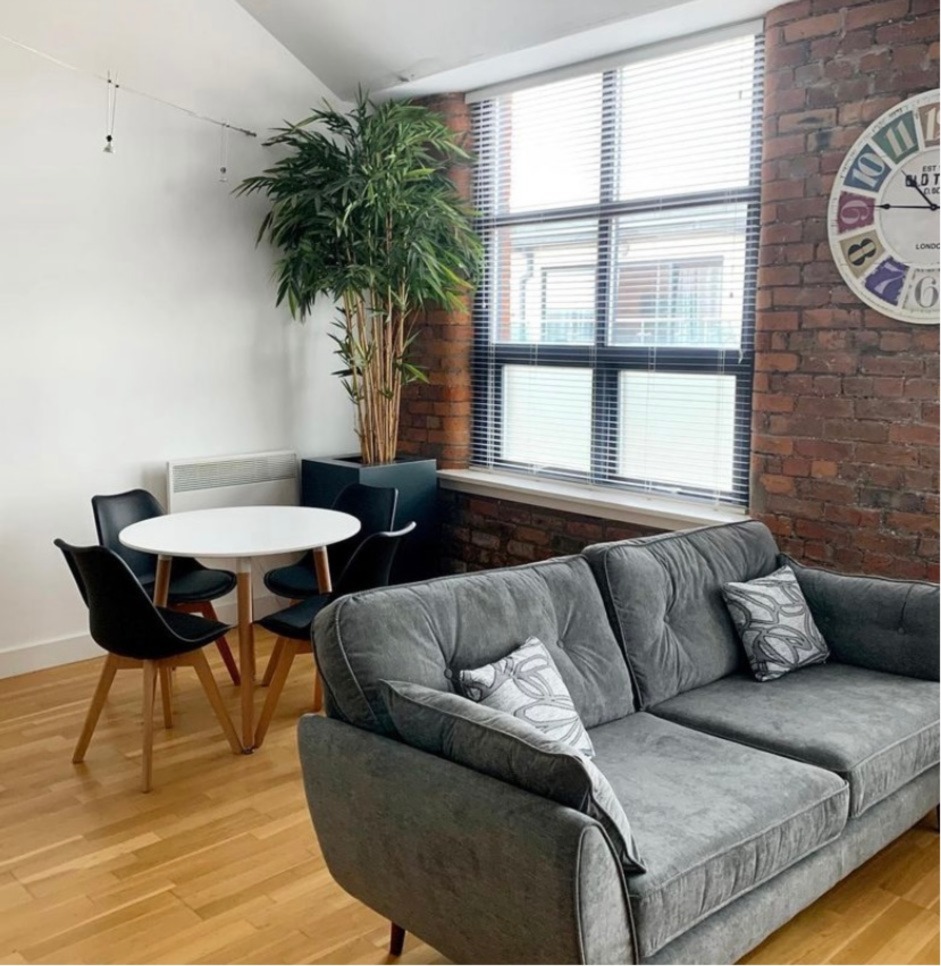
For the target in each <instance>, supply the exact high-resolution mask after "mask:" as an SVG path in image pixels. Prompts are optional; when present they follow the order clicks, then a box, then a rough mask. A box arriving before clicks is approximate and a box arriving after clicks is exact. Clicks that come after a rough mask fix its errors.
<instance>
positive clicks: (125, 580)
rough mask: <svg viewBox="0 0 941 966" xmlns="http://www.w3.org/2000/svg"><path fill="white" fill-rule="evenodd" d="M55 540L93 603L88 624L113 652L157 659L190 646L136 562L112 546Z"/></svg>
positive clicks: (103, 643) (86, 596)
mask: <svg viewBox="0 0 941 966" xmlns="http://www.w3.org/2000/svg"><path fill="white" fill-rule="evenodd" d="M54 543H55V545H56V546H57V547H58V548H59V549H60V550H61V551H62V553H63V554H64V555H65V559H66V561H67V562H68V565H69V569H70V570H71V571H72V576H73V577H75V582H76V583H77V584H78V589H79V591H80V592H81V594H82V597H83V598H84V600H85V603H86V604H88V629H89V631H90V632H91V636H92V638H93V639H94V641H95V643H96V644H98V645H100V646H101V647H103V648H104V649H105V650H106V651H111V653H112V654H117V655H119V656H121V657H130V658H134V659H135V660H152V659H156V658H159V657H163V656H168V655H170V654H173V653H180V652H182V651H184V650H186V649H187V648H185V647H181V648H176V647H175V644H176V643H177V642H179V641H181V639H180V638H178V637H177V635H176V634H174V633H173V631H172V630H170V628H169V627H168V626H167V624H166V622H165V621H164V620H163V618H162V617H161V616H160V613H159V611H158V610H157V608H156V607H155V606H154V604H153V601H151V599H150V598H149V597H148V596H147V592H146V591H145V590H144V588H143V587H141V585H140V583H139V582H138V580H137V578H136V577H135V575H134V574H133V573H132V572H131V569H130V567H129V566H128V565H127V563H125V561H124V560H123V559H122V558H121V557H119V556H118V555H117V554H116V553H115V552H114V551H113V550H110V549H108V548H107V547H74V546H72V545H71V544H68V543H66V542H65V541H64V540H55V541H54Z"/></svg>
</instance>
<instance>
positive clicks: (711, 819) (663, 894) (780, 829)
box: [592, 712, 848, 957]
mask: <svg viewBox="0 0 941 966" xmlns="http://www.w3.org/2000/svg"><path fill="white" fill-rule="evenodd" d="M592 740H593V741H594V744H595V750H596V755H595V764H596V765H597V766H598V767H599V768H600V769H601V770H602V771H603V772H604V774H605V775H606V776H607V778H608V781H609V782H610V783H611V787H612V788H613V789H614V791H615V794H616V795H617V797H618V798H619V799H620V801H621V804H622V805H623V806H624V810H625V812H626V813H627V814H628V815H629V816H636V820H635V819H634V818H632V828H633V830H634V836H635V839H636V841H637V845H638V848H639V849H640V851H641V854H642V855H643V856H644V857H645V865H646V867H647V872H646V873H645V874H642V875H638V874H635V875H630V876H629V877H628V892H629V894H630V897H631V906H632V908H633V911H634V922H635V925H636V929H637V939H638V945H639V950H640V953H641V956H642V957H648V956H651V955H652V954H653V953H655V952H656V951H657V950H658V949H660V948H661V947H662V946H664V945H666V943H668V942H670V940H672V939H674V938H675V937H676V936H679V935H680V934H681V933H683V932H685V931H686V930H688V929H689V928H691V927H692V926H694V925H695V924H696V923H697V922H699V921H700V920H701V919H703V918H704V917H706V916H708V915H710V914H711V913H712V912H714V911H715V910H717V909H721V908H722V907H723V906H725V905H727V904H728V903H729V902H731V901H732V900H734V899H735V898H736V897H737V896H739V895H742V894H744V893H746V892H748V891H750V890H751V889H753V888H754V887H755V886H757V885H759V884H761V883H762V882H765V881H767V880H768V879H770V878H772V877H773V876H775V875H776V874H777V873H779V872H781V871H783V870H784V869H787V868H789V867H790V866H791V865H793V864H794V863H795V862H797V861H799V860H800V859H802V858H804V857H805V856H806V855H808V854H810V853H811V852H813V851H814V850H815V849H817V848H819V847H820V846H822V845H824V844H826V843H827V842H829V841H831V840H833V839H834V838H836V837H837V836H838V835H839V834H840V831H841V830H842V828H843V826H844V824H845V823H846V812H847V801H848V792H847V788H846V785H845V783H844V782H843V781H841V780H840V779H839V778H838V777H837V776H836V775H833V774H831V773H830V772H827V771H824V770H823V769H820V768H814V767H812V766H810V765H805V764H802V763H800V762H796V761H791V760H790V759H787V758H781V757H779V756H778V755H770V754H767V753H765V752H762V751H757V750H755V749H752V748H746V747H744V746H742V745H737V744H735V743H733V742H729V741H724V740H722V739H721V738H714V737H713V736H711V735H706V734H702V733H701V732H698V731H693V730H691V729H689V728H684V727H682V726H680V725H676V724H673V723H672V722H670V721H665V720H663V719H661V718H657V717H655V716H654V715H651V714H648V713H645V712H641V713H639V714H633V715H630V716H628V717H626V718H622V719H621V720H620V721H613V722H611V723H609V724H607V725H603V726H602V727H600V728H595V729H594V730H593V731H592Z"/></svg>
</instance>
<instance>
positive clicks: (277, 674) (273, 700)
mask: <svg viewBox="0 0 941 966" xmlns="http://www.w3.org/2000/svg"><path fill="white" fill-rule="evenodd" d="M278 640H279V641H281V653H280V655H279V657H278V665H277V667H276V668H275V669H274V673H273V675H272V677H271V684H270V686H269V687H268V694H267V696H266V697H265V706H264V707H263V708H262V709H261V715H260V717H259V718H258V726H257V727H256V728H255V747H256V748H260V747H261V744H262V742H263V741H264V740H265V735H266V734H267V733H268V726H269V725H270V724H271V719H272V718H273V717H274V712H275V708H277V706H278V699H279V698H280V697H281V692H282V691H283V690H284V682H285V681H286V680H287V678H288V672H289V671H290V670H291V665H292V664H293V663H294V656H295V655H296V654H297V641H292V640H290V638H287V637H280V638H278Z"/></svg>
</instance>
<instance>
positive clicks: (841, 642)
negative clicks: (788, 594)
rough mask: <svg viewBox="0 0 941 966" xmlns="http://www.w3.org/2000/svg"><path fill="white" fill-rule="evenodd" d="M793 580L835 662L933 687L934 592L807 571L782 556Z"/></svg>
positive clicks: (929, 587) (924, 586)
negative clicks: (881, 672) (883, 672)
mask: <svg viewBox="0 0 941 966" xmlns="http://www.w3.org/2000/svg"><path fill="white" fill-rule="evenodd" d="M781 562H782V563H787V564H788V565H789V566H790V567H792V568H793V570H794V572H795V573H796V574H797V580H798V582H799V583H800V586H801V590H802V591H803V592H804V596H805V597H806V598H807V603H808V604H809V605H810V610H811V613H812V614H813V616H814V620H815V621H816V623H817V626H818V627H819V628H820V632H821V633H822V634H823V636H824V638H825V639H826V642H827V645H828V646H829V648H830V651H831V652H832V654H833V657H834V658H835V659H836V660H838V661H842V662H843V663H844V664H855V665H857V666H859V667H865V668H870V669H871V670H873V671H887V672H888V673H890V674H901V675H905V676H906V677H911V678H924V679H926V680H928V681H937V680H938V677H939V673H938V667H939V660H938V634H939V622H938V599H939V598H938V586H937V585H936V584H928V583H922V582H918V581H907V580H889V579H887V578H884V577H855V576H848V575H846V574H835V573H831V572H830V571H827V570H818V569H816V568H815V567H805V566H803V565H802V564H799V563H797V561H795V560H792V559H791V558H790V557H786V556H783V555H782V558H781Z"/></svg>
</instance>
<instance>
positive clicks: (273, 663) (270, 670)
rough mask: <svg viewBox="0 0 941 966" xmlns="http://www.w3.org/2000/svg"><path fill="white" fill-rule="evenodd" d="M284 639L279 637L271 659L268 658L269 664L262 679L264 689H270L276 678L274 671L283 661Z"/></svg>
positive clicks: (272, 650)
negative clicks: (269, 686)
mask: <svg viewBox="0 0 941 966" xmlns="http://www.w3.org/2000/svg"><path fill="white" fill-rule="evenodd" d="M283 640H284V638H281V637H279V638H278V639H277V640H276V641H275V642H274V647H273V648H272V649H271V657H269V658H268V664H267V666H266V667H265V675H264V677H263V678H262V679H261V683H262V687H268V685H269V684H271V679H272V677H274V669H275V668H276V667H277V666H278V661H280V660H281V647H282V642H283Z"/></svg>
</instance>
